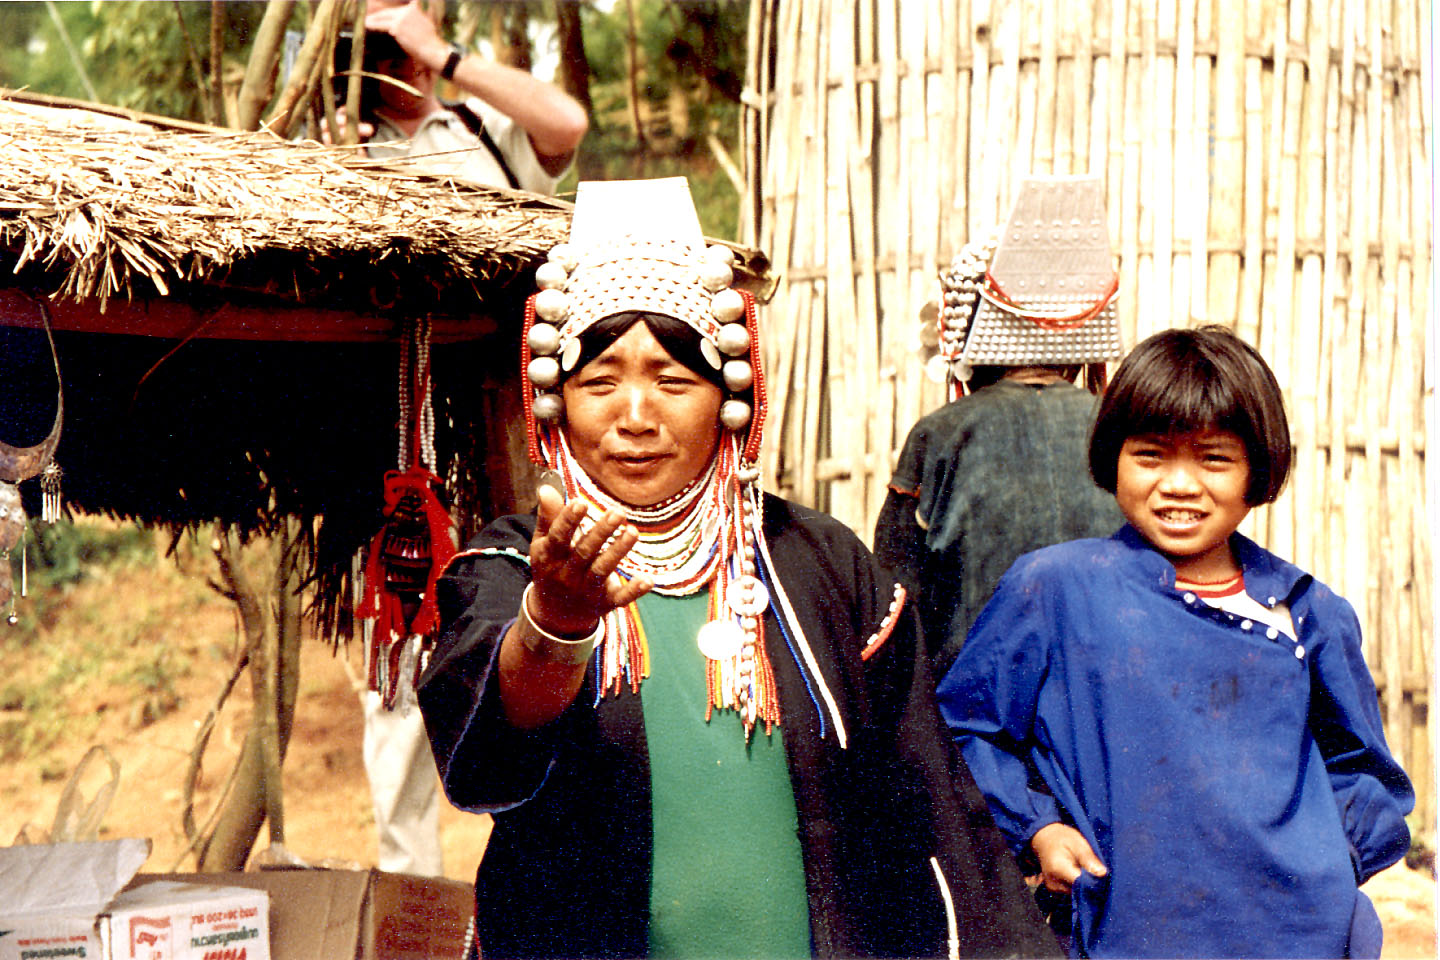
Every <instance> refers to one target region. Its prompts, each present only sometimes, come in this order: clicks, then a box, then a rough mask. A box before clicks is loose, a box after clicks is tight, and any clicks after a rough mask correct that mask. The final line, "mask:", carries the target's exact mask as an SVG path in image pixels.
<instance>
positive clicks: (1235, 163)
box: [1206, 0, 1249, 325]
mask: <svg viewBox="0 0 1440 960" xmlns="http://www.w3.org/2000/svg"><path fill="white" fill-rule="evenodd" d="M1215 12H1216V16H1215V97H1214V116H1215V145H1214V156H1215V160H1214V179H1213V181H1212V187H1211V190H1212V195H1211V201H1210V279H1209V284H1208V289H1209V307H1208V309H1207V311H1206V313H1207V315H1208V318H1209V319H1210V320H1211V321H1213V322H1216V323H1224V324H1229V325H1233V324H1234V323H1235V321H1236V319H1237V318H1238V314H1239V301H1238V299H1237V297H1236V294H1237V293H1238V291H1239V289H1240V264H1241V261H1240V256H1241V250H1242V244H1243V240H1244V227H1245V188H1246V186H1247V184H1248V181H1249V177H1248V176H1247V174H1246V168H1247V164H1246V156H1245V122H1244V121H1245V106H1244V105H1245V99H1244V98H1245V89H1246V84H1245V79H1246V63H1245V3H1244V0H1217V3H1216V11H1215Z"/></svg>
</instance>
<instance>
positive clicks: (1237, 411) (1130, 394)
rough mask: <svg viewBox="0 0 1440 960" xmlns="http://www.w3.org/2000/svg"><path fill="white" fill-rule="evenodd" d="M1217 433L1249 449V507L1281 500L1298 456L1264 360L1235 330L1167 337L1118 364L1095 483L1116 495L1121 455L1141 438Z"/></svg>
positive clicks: (1093, 458) (1101, 420)
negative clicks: (1133, 439)
mask: <svg viewBox="0 0 1440 960" xmlns="http://www.w3.org/2000/svg"><path fill="white" fill-rule="evenodd" d="M1215 428H1219V429H1221V430H1229V431H1231V432H1233V433H1235V434H1237V435H1238V436H1239V437H1240V439H1241V440H1242V441H1243V442H1244V444H1245V457H1246V459H1247V460H1248V461H1249V464H1250V482H1249V485H1248V486H1247V487H1246V489H1245V502H1246V503H1247V504H1248V505H1250V506H1252V507H1258V506H1259V505H1260V504H1262V503H1270V502H1271V501H1273V500H1274V499H1275V498H1276V497H1277V496H1279V495H1280V490H1281V488H1282V487H1284V486H1285V478H1286V477H1287V476H1289V474H1290V464H1291V462H1292V460H1293V458H1294V451H1293V450H1292V448H1291V446H1290V425H1289V423H1288V422H1287V421H1286V419H1285V405H1284V402H1283V400H1282V399H1281V395H1280V385H1279V384H1278V383H1276V382H1275V375H1274V374H1273V373H1271V372H1270V368H1269V367H1268V366H1267V365H1266V364H1265V361H1264V359H1263V358H1262V357H1261V356H1260V354H1259V352H1257V351H1256V349H1255V348H1254V347H1252V346H1250V344H1248V343H1246V342H1245V341H1243V340H1241V339H1240V338H1239V337H1237V336H1235V334H1233V333H1231V332H1230V331H1229V330H1227V329H1225V328H1224V327H1220V326H1206V327H1200V328H1198V329H1194V330H1165V331H1162V332H1160V333H1157V334H1155V335H1154V336H1151V337H1148V338H1146V339H1145V340H1142V341H1141V342H1140V343H1139V344H1138V345H1137V346H1136V347H1135V349H1134V350H1132V351H1130V353H1129V355H1128V356H1126V357H1125V359H1124V360H1123V361H1122V362H1121V364H1120V369H1119V370H1117V371H1116V372H1115V379H1114V381H1112V382H1111V384H1110V388H1109V389H1108V390H1106V391H1105V395H1104V397H1103V398H1102V399H1101V401H1100V411H1099V413H1098V414H1097V415H1096V418H1095V428H1094V430H1092V431H1091V433H1090V475H1091V476H1092V477H1094V478H1095V482H1096V483H1097V484H1099V485H1100V486H1101V487H1102V488H1103V489H1105V490H1108V491H1109V492H1110V493H1114V492H1115V472H1116V468H1117V466H1118V464H1119V461H1120V448H1121V447H1122V446H1123V445H1124V444H1125V441H1126V440H1127V439H1129V438H1130V437H1133V436H1137V435H1140V434H1158V435H1166V434H1175V433H1190V432H1193V431H1197V430H1208V429H1215Z"/></svg>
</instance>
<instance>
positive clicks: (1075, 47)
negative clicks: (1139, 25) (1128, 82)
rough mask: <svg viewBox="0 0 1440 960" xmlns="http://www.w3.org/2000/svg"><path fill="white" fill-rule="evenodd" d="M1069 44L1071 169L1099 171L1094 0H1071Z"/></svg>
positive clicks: (1067, 38)
mask: <svg viewBox="0 0 1440 960" xmlns="http://www.w3.org/2000/svg"><path fill="white" fill-rule="evenodd" d="M1065 21H1066V24H1067V37H1066V46H1067V49H1068V51H1069V54H1070V63H1071V66H1070V86H1069V88H1068V89H1069V90H1070V117H1071V120H1070V158H1069V163H1068V165H1067V166H1066V167H1065V170H1066V172H1068V173H1090V174H1093V173H1096V172H1098V171H1099V169H1100V168H1099V167H1098V166H1097V165H1095V164H1094V162H1093V159H1092V157H1091V155H1090V141H1091V135H1092V131H1091V129H1090V126H1091V123H1092V120H1091V109H1090V103H1091V98H1092V97H1093V96H1094V95H1095V94H1096V93H1098V91H1099V84H1098V83H1097V82H1096V78H1095V57H1094V49H1095V44H1094V43H1093V41H1092V39H1091V38H1092V37H1093V36H1094V35H1095V9H1094V6H1093V5H1092V0H1071V4H1070V14H1069V16H1067V17H1066V18H1065Z"/></svg>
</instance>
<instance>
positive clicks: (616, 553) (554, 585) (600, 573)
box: [527, 486, 654, 637]
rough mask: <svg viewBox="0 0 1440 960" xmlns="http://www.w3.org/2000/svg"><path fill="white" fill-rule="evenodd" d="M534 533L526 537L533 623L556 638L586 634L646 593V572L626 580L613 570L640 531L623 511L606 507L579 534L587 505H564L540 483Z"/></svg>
mask: <svg viewBox="0 0 1440 960" xmlns="http://www.w3.org/2000/svg"><path fill="white" fill-rule="evenodd" d="M539 501H540V508H539V511H538V520H537V522H536V524H535V535H534V537H532V538H531V540H530V578H531V582H532V584H533V586H532V588H531V590H530V601H529V603H530V607H529V609H528V610H527V613H528V614H529V616H530V618H531V621H532V622H533V623H534V624H535V625H536V626H537V627H539V628H540V629H542V630H545V631H548V632H550V633H553V634H556V635H559V636H570V637H576V636H585V635H586V634H589V633H591V632H592V631H593V630H594V629H595V627H596V625H597V624H598V623H599V621H600V618H601V617H603V616H604V615H605V614H607V613H609V612H610V611H611V610H614V609H616V608H617V607H623V606H625V605H626V604H628V603H630V602H632V601H634V600H635V599H636V598H637V597H640V596H643V595H644V594H646V593H649V592H650V588H651V587H652V586H654V582H653V581H652V580H651V579H650V578H649V577H646V576H636V577H633V578H631V579H630V580H626V579H624V578H623V577H621V576H620V575H619V574H618V573H616V572H615V570H616V568H617V567H618V566H619V564H620V561H621V560H623V559H624V558H625V555H626V554H628V553H629V552H630V550H631V548H632V547H634V546H635V542H636V541H637V540H638V539H639V533H638V532H637V531H636V530H635V528H634V527H633V526H631V525H630V524H628V523H626V522H625V515H624V514H622V513H621V512H620V511H618V510H613V509H612V510H609V511H607V512H606V513H605V515H604V516H602V517H601V518H600V519H599V520H598V521H597V522H596V523H595V525H594V526H592V527H591V528H590V529H589V530H587V531H585V532H584V533H580V532H579V531H580V522H581V520H582V519H583V518H584V517H585V513H586V509H587V506H586V504H585V503H584V502H582V501H579V500H572V501H571V502H570V503H564V502H563V501H562V500H561V499H560V494H559V493H558V492H557V491H556V490H554V489H553V488H552V487H548V486H541V488H540V491H539Z"/></svg>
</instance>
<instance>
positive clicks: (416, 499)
mask: <svg viewBox="0 0 1440 960" xmlns="http://www.w3.org/2000/svg"><path fill="white" fill-rule="evenodd" d="M398 398H399V407H400V431H399V450H398V455H397V460H398V464H399V469H398V470H392V471H390V472H388V473H387V474H386V475H385V488H384V495H385V501H384V508H383V514H384V517H385V523H384V525H383V526H382V527H381V529H380V531H379V532H378V533H376V534H375V536H374V538H373V539H372V540H371V542H370V545H369V547H368V548H367V550H366V559H365V564H364V572H363V576H362V578H361V579H362V581H363V586H362V587H361V590H360V602H359V604H358V605H357V607H356V612H357V614H358V615H359V617H360V618H361V622H362V624H363V625H364V626H363V627H362V630H363V631H364V639H365V644H366V651H367V659H368V661H369V667H368V670H367V681H368V684H369V687H370V689H371V690H374V691H376V692H378V693H379V694H380V697H381V701H382V703H383V704H384V705H385V707H386V708H387V709H393V708H395V707H397V706H398V707H401V708H408V706H409V705H410V704H409V696H410V692H411V690H412V689H413V681H414V680H415V679H418V677H419V675H420V672H421V671H422V670H423V669H424V667H425V656H426V654H427V653H428V645H429V642H430V641H431V640H432V639H433V636H434V634H435V631H436V630H437V629H438V627H439V614H438V611H437V609H436V605H435V582H436V580H437V578H438V577H439V574H440V572H441V571H442V570H443V569H444V567H445V564H446V563H448V562H449V561H450V559H451V557H453V556H454V554H455V545H454V542H453V541H452V540H451V537H450V515H449V512H448V511H447V510H446V509H445V506H444V505H443V504H442V503H441V502H440V498H439V492H440V491H442V490H443V489H444V484H443V482H442V481H441V480H440V478H439V477H438V476H436V474H435V415H434V407H433V406H432V404H431V402H430V322H429V320H418V321H414V322H413V323H411V324H409V325H408V326H407V329H406V332H405V334H404V336H403V337H402V339H401V342H400V366H399V389H398ZM411 604H413V606H414V612H413V614H410V613H409V612H408V611H407V606H408V605H411ZM403 680H408V681H409V682H402V681H403ZM402 700H403V701H404V702H401V701H402Z"/></svg>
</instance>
